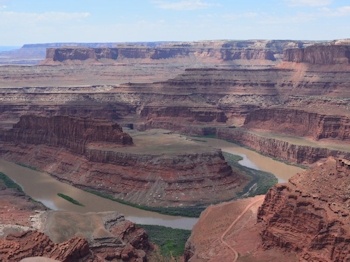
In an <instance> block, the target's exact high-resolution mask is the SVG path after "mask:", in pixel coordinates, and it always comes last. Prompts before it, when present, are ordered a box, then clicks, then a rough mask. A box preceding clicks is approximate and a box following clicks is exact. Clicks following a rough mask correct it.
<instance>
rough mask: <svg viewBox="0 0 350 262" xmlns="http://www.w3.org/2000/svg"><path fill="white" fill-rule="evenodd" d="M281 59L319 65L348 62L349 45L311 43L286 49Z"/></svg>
mask: <svg viewBox="0 0 350 262" xmlns="http://www.w3.org/2000/svg"><path fill="white" fill-rule="evenodd" d="M283 60H284V61H288V62H296V63H309V64H320V65H332V64H349V63H350V46H349V45H313V46H309V47H306V48H300V49H297V48H295V49H286V50H284V52H283Z"/></svg>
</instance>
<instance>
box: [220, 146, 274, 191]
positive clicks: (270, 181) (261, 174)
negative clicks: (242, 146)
mask: <svg viewBox="0 0 350 262" xmlns="http://www.w3.org/2000/svg"><path fill="white" fill-rule="evenodd" d="M222 154H223V156H224V158H225V160H226V161H227V163H228V164H229V165H230V166H231V167H232V169H233V170H234V171H236V172H237V173H242V172H243V173H244V174H245V175H246V176H248V177H249V178H250V179H251V180H250V182H249V183H248V184H247V185H246V186H245V187H244V189H243V191H242V192H241V193H240V194H239V196H240V197H253V196H256V195H263V194H266V192H267V191H268V190H269V189H270V188H271V187H272V186H274V185H275V184H276V183H277V182H278V179H277V178H276V177H275V176H274V175H273V174H271V173H269V172H265V171H261V170H255V169H252V168H249V167H245V166H242V165H240V164H239V163H238V161H240V160H242V159H243V158H242V157H241V156H237V155H233V154H229V153H226V152H222Z"/></svg>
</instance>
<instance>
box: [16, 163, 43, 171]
mask: <svg viewBox="0 0 350 262" xmlns="http://www.w3.org/2000/svg"><path fill="white" fill-rule="evenodd" d="M16 165H19V166H23V167H26V168H29V169H31V170H34V171H39V170H38V169H37V168H35V167H32V166H29V165H26V164H22V163H16Z"/></svg>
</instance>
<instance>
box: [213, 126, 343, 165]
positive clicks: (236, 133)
mask: <svg viewBox="0 0 350 262" xmlns="http://www.w3.org/2000/svg"><path fill="white" fill-rule="evenodd" d="M216 135H217V137H218V138H220V139H227V140H231V141H233V142H237V143H239V144H243V145H245V146H248V147H250V148H252V149H254V150H257V151H258V152H260V153H262V154H266V155H268V156H271V157H276V158H279V159H282V160H285V161H288V162H290V163H296V164H312V163H315V162H317V161H318V160H320V159H322V158H327V157H328V156H340V155H344V154H347V152H344V151H341V150H332V149H328V148H321V147H312V146H303V145H297V144H292V143H289V142H287V141H282V140H278V139H274V138H266V137H262V136H259V135H257V134H253V133H249V132H247V130H241V129H225V128H220V129H218V130H217V133H216Z"/></svg>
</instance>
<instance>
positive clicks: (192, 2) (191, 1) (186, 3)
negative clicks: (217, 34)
mask: <svg viewBox="0 0 350 262" xmlns="http://www.w3.org/2000/svg"><path fill="white" fill-rule="evenodd" d="M152 3H153V4H155V5H156V7H157V8H160V9H172V10H196V9H205V8H209V7H210V6H213V5H214V4H209V3H206V2H202V0H182V1H179V2H169V1H163V0H155V1H152Z"/></svg>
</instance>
